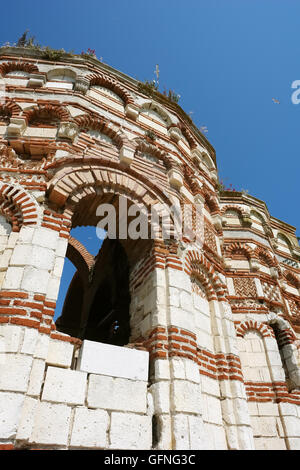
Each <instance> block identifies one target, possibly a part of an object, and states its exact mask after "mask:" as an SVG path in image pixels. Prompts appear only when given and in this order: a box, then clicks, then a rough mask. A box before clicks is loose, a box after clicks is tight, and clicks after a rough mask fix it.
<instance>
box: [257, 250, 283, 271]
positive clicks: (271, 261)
mask: <svg viewBox="0 0 300 470" xmlns="http://www.w3.org/2000/svg"><path fill="white" fill-rule="evenodd" d="M253 253H254V255H255V256H256V258H260V259H262V260H263V261H264V262H265V263H266V264H267V265H268V266H269V267H274V266H277V264H278V262H277V260H276V259H275V258H273V256H272V255H270V253H269V252H268V251H267V250H265V249H264V248H261V247H257V248H256V249H255V250H254V252H253Z"/></svg>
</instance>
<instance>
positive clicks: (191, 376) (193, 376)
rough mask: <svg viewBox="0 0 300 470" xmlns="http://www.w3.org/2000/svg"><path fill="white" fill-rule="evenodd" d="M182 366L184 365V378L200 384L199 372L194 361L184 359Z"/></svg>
mask: <svg viewBox="0 0 300 470" xmlns="http://www.w3.org/2000/svg"><path fill="white" fill-rule="evenodd" d="M184 367H185V376H186V379H187V380H189V381H190V382H195V383H197V384H200V373H199V366H198V364H196V363H195V362H193V361H191V360H189V359H185V360H184Z"/></svg>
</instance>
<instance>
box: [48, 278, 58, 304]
mask: <svg viewBox="0 0 300 470" xmlns="http://www.w3.org/2000/svg"><path fill="white" fill-rule="evenodd" d="M59 287H60V279H59V278H57V277H53V276H52V277H50V279H49V282H48V285H47V293H46V297H47V299H51V300H56V299H57V296H58V292H59Z"/></svg>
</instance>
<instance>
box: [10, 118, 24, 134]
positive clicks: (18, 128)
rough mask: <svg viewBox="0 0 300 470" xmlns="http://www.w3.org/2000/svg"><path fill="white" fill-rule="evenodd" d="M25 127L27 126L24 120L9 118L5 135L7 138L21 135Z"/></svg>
mask: <svg viewBox="0 0 300 470" xmlns="http://www.w3.org/2000/svg"><path fill="white" fill-rule="evenodd" d="M26 126H27V124H26V120H25V119H24V118H10V123H9V126H7V134H8V135H9V136H19V135H22V134H23V132H24V131H25V129H26Z"/></svg>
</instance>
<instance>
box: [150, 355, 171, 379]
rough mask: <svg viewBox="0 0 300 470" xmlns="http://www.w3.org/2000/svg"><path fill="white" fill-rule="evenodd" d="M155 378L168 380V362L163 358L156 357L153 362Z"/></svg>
mask: <svg viewBox="0 0 300 470" xmlns="http://www.w3.org/2000/svg"><path fill="white" fill-rule="evenodd" d="M154 376H155V380H170V364H169V361H165V360H164V359H157V360H156V361H155V362H154Z"/></svg>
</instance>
